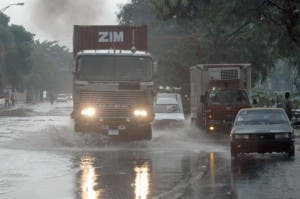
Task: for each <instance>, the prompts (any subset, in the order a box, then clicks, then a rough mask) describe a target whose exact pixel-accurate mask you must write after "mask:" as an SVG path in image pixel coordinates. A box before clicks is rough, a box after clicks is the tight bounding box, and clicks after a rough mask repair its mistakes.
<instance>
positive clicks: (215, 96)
mask: <svg viewBox="0 0 300 199" xmlns="http://www.w3.org/2000/svg"><path fill="white" fill-rule="evenodd" d="M208 104H209V105H233V104H234V105H235V104H236V105H242V104H249V99H248V95H247V92H246V91H244V90H229V89H228V90H212V91H210V93H209V96H208Z"/></svg>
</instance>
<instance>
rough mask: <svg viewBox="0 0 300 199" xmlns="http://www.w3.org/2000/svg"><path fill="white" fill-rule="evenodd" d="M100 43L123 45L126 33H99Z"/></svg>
mask: <svg viewBox="0 0 300 199" xmlns="http://www.w3.org/2000/svg"><path fill="white" fill-rule="evenodd" d="M98 42H99V43H108V42H109V43H122V42H124V32H123V31H121V32H99V39H98Z"/></svg>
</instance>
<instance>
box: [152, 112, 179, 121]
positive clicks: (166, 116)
mask: <svg viewBox="0 0 300 199" xmlns="http://www.w3.org/2000/svg"><path fill="white" fill-rule="evenodd" d="M154 120H185V119H184V114H183V113H155V116H154Z"/></svg>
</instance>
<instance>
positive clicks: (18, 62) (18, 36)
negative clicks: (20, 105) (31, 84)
mask: <svg viewBox="0 0 300 199" xmlns="http://www.w3.org/2000/svg"><path fill="white" fill-rule="evenodd" d="M8 23H9V18H8V17H7V16H5V15H4V14H2V13H0V57H1V62H0V64H1V73H2V79H1V80H2V84H3V85H5V84H10V85H11V86H12V88H13V89H18V90H23V89H24V81H23V80H24V76H25V75H27V74H28V73H29V72H30V69H31V60H30V59H29V57H30V54H31V50H32V48H31V47H32V43H33V34H31V33H30V32H28V31H26V30H25V28H24V27H22V26H17V25H9V24H8Z"/></svg>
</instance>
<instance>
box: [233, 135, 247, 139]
mask: <svg viewBox="0 0 300 199" xmlns="http://www.w3.org/2000/svg"><path fill="white" fill-rule="evenodd" d="M234 138H235V139H249V135H234Z"/></svg>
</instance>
